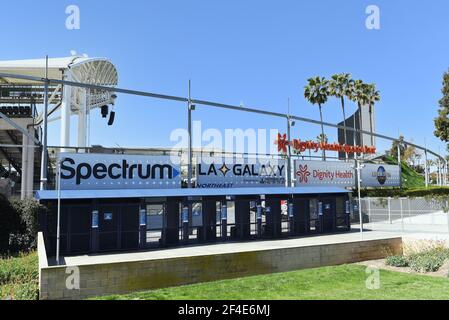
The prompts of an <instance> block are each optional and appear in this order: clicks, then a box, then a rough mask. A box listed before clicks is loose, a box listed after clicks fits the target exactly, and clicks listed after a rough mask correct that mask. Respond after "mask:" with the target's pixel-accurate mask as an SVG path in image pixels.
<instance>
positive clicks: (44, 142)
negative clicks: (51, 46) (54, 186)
mask: <svg viewBox="0 0 449 320" xmlns="http://www.w3.org/2000/svg"><path fill="white" fill-rule="evenodd" d="M47 126H48V56H46V57H45V83H44V118H43V129H42V131H43V132H42V153H41V181H40V189H41V190H45V189H46V188H47V169H48V168H47V167H48V158H47V156H48V153H47V132H48V130H47Z"/></svg>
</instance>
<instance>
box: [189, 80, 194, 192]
mask: <svg viewBox="0 0 449 320" xmlns="http://www.w3.org/2000/svg"><path fill="white" fill-rule="evenodd" d="M191 90H192V83H191V81H190V80H189V99H188V102H187V108H188V114H187V121H188V124H187V128H188V133H189V142H188V144H189V145H188V148H187V149H188V150H187V152H188V157H189V161H188V171H187V172H188V181H187V186H188V187H189V188H192V175H193V172H192V171H193V169H192V165H193V164H192V162H193V151H192V110H194V108H195V106H194V105H193V104H192V96H191Z"/></svg>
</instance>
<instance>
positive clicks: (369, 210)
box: [366, 198, 371, 223]
mask: <svg viewBox="0 0 449 320" xmlns="http://www.w3.org/2000/svg"><path fill="white" fill-rule="evenodd" d="M366 200H367V201H368V218H369V223H371V198H367V199H366Z"/></svg>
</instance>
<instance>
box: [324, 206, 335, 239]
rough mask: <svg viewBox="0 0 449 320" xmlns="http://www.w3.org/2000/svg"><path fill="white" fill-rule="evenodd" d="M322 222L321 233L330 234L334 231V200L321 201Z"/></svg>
mask: <svg viewBox="0 0 449 320" xmlns="http://www.w3.org/2000/svg"><path fill="white" fill-rule="evenodd" d="M321 202H322V212H323V215H322V221H323V232H324V233H330V232H333V231H335V229H336V228H335V220H336V219H335V217H336V210H335V209H336V205H335V199H323V200H322V201H321Z"/></svg>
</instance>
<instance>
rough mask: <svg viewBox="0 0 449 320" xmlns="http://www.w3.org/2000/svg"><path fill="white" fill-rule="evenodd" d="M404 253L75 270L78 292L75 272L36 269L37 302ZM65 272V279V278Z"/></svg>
mask: <svg viewBox="0 0 449 320" xmlns="http://www.w3.org/2000/svg"><path fill="white" fill-rule="evenodd" d="M399 253H402V239H401V238H392V239H382V240H371V241H358V242H351V243H340V244H328V245H317V246H308V247H297V248H286V249H276V250H266V251H252V252H240V253H231V254H216V255H205V256H197V257H182V258H173V259H162V260H148V261H136V262H122V263H110V264H96V265H85V266H80V267H79V274H80V278H79V279H80V281H79V285H80V289H79V290H76V289H75V290H68V289H67V288H66V281H67V278H68V277H69V275H70V272H73V270H72V269H67V268H66V267H47V266H45V262H44V263H42V264H41V267H40V298H41V299H84V298H88V297H94V296H101V295H110V294H122V293H129V292H133V291H142V290H149V289H156V288H164V287H170V286H178V285H184V284H193V283H199V282H208V281H214V280H220V279H230V278H237V277H244V276H251V275H257V274H268V273H275V272H285V271H293V270H299V269H305V268H315V267H321V266H331V265H339V264H345V263H353V262H361V261H366V260H374V259H381V258H385V257H386V256H388V255H391V254H399ZM66 272H68V273H66Z"/></svg>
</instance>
